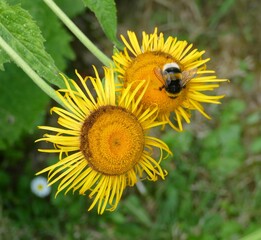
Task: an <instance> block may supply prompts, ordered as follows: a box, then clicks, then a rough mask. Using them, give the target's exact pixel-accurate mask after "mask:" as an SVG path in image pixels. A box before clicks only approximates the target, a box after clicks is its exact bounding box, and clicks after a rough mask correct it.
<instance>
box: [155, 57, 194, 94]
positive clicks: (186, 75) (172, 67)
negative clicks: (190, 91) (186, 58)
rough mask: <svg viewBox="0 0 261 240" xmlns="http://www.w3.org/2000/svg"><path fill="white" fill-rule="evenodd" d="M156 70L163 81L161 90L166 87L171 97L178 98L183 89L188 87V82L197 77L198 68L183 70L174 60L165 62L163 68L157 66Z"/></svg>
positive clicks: (156, 73)
mask: <svg viewBox="0 0 261 240" xmlns="http://www.w3.org/2000/svg"><path fill="white" fill-rule="evenodd" d="M154 72H155V75H156V76H157V78H158V79H159V80H160V81H161V82H162V83H163V85H162V86H161V87H160V88H159V90H160V91H161V90H162V89H163V88H165V90H166V92H167V93H168V95H169V97H170V98H176V97H178V95H179V93H180V92H181V90H182V89H183V88H185V87H186V84H187V83H188V82H189V81H190V80H191V79H192V78H193V77H195V75H196V73H197V69H196V68H193V69H190V70H187V71H181V69H180V67H179V65H178V64H177V63H175V62H173V63H167V64H165V65H164V66H163V68H162V69H160V68H155V69H154Z"/></svg>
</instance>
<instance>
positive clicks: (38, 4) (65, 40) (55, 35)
mask: <svg viewBox="0 0 261 240" xmlns="http://www.w3.org/2000/svg"><path fill="white" fill-rule="evenodd" d="M10 2H12V3H13V4H17V3H21V6H22V7H23V8H24V9H26V10H28V12H29V13H30V14H31V15H32V17H33V19H35V21H36V22H37V25H38V26H39V28H40V29H41V31H42V34H43V37H44V38H45V39H46V42H45V47H46V50H47V52H48V53H50V55H51V56H52V57H53V59H54V61H55V64H56V66H57V67H58V68H59V69H60V70H62V71H64V70H65V69H66V67H67V64H68V60H73V59H75V54H74V52H73V50H72V48H71V44H70V42H71V41H72V35H71V34H70V33H69V32H68V31H67V29H66V28H65V27H64V26H63V25H62V23H61V21H60V20H59V19H58V18H57V17H56V16H55V14H54V13H53V12H52V11H51V10H50V9H49V8H48V7H47V5H46V4H45V3H44V2H43V1H42V0H34V1H32V0H10ZM57 4H58V5H59V6H61V7H62V9H63V10H64V11H65V13H66V14H68V16H70V17H74V16H75V15H77V14H79V13H81V12H82V11H84V5H83V3H82V1H81V0H76V1H74V3H73V6H72V2H71V0H59V1H57ZM50 23H52V24H50Z"/></svg>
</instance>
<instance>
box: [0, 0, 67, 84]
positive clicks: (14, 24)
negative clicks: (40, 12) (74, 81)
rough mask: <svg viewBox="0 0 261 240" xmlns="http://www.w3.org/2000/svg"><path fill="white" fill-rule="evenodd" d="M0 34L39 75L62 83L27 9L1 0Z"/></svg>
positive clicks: (5, 59)
mask: <svg viewBox="0 0 261 240" xmlns="http://www.w3.org/2000/svg"><path fill="white" fill-rule="evenodd" d="M0 34H1V37H2V38H3V39H4V40H5V41H6V42H7V43H8V44H9V45H10V47H12V48H13V49H14V50H15V51H16V52H17V53H18V54H19V55H20V56H21V57H22V58H23V59H24V60H25V61H26V62H27V63H28V64H29V65H30V66H31V67H32V68H33V69H34V70H35V71H36V72H37V73H38V74H39V76H41V77H42V78H44V79H46V80H48V81H49V82H50V83H52V84H55V85H57V86H59V87H62V86H63V85H64V83H63V80H62V79H61V77H60V76H59V72H60V71H59V70H58V68H57V67H56V66H55V64H54V61H53V59H52V57H51V56H50V55H49V54H48V53H47V52H46V51H45V47H44V44H43V42H44V38H43V37H42V34H41V31H40V29H39V27H38V26H37V25H36V23H35V21H34V20H33V19H32V17H31V16H30V14H29V13H28V12H27V11H25V10H24V9H22V8H21V7H20V6H18V5H15V6H9V5H8V4H6V3H5V2H4V1H1V2H0ZM2 52H3V51H2ZM7 61H8V59H7V58H6V57H4V58H3V59H2V61H1V62H0V67H1V66H2V65H3V63H5V62H7ZM2 68H3V67H2Z"/></svg>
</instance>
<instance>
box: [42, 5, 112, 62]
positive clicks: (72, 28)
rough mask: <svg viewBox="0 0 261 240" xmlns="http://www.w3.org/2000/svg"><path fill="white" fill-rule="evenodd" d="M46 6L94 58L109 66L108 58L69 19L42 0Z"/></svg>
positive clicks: (58, 9) (56, 7)
mask: <svg viewBox="0 0 261 240" xmlns="http://www.w3.org/2000/svg"><path fill="white" fill-rule="evenodd" d="M44 2H45V3H46V5H48V7H49V8H50V9H51V10H52V11H53V12H54V13H55V14H56V16H58V17H59V18H60V20H61V21H62V22H63V23H64V24H65V25H66V26H67V27H68V28H69V29H70V31H71V32H72V33H73V34H74V35H75V36H76V37H77V38H78V39H79V40H80V41H81V42H82V44H83V45H84V46H85V47H87V48H88V49H89V50H90V51H91V52H92V54H93V55H94V56H96V57H97V58H98V59H99V60H100V61H101V62H102V63H103V64H104V65H105V66H110V65H111V63H112V60H111V59H110V58H108V57H107V56H106V55H105V54H104V53H103V52H102V51H101V50H100V49H98V48H97V47H96V45H94V44H93V43H92V42H91V41H90V40H89V38H87V37H86V36H85V35H84V34H83V32H82V31H81V30H80V29H79V28H78V27H77V26H76V25H75V24H74V23H73V22H72V21H71V19H70V18H68V17H67V15H66V14H65V13H64V12H63V11H62V10H61V9H60V8H59V7H58V6H57V5H56V4H55V3H54V2H53V0H44Z"/></svg>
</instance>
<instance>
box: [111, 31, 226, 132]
mask: <svg viewBox="0 0 261 240" xmlns="http://www.w3.org/2000/svg"><path fill="white" fill-rule="evenodd" d="M128 37H129V42H128V41H127V39H126V38H125V37H124V36H121V38H122V41H123V43H124V44H125V46H126V47H125V48H124V51H123V52H116V53H115V54H114V55H113V60H114V63H115V66H116V67H115V70H116V72H117V73H118V75H119V79H121V80H122V82H123V83H124V86H127V85H128V84H129V83H134V82H135V84H133V87H135V86H136V85H137V84H138V82H139V81H141V80H146V81H148V82H149V85H148V88H147V90H146V92H145V94H144V96H143V99H142V104H143V105H144V107H150V106H151V105H157V106H158V108H159V119H160V120H162V121H167V122H168V123H169V124H170V126H171V127H172V128H173V129H175V130H177V131H182V130H183V127H182V121H183V120H185V121H186V122H187V123H190V117H191V114H190V110H198V111H199V112H200V113H201V114H203V115H204V116H205V117H206V118H208V119H210V117H209V116H208V115H207V113H206V112H205V110H204V108H203V106H202V105H201V103H214V104H219V103H220V101H219V100H220V99H221V98H223V97H224V96H223V95H222V96H210V95H207V94H204V93H203V92H205V91H212V90H214V89H215V88H217V87H219V85H218V84H217V83H218V82H223V81H227V80H226V79H217V78H216V76H215V75H214V73H215V72H214V71H213V70H207V67H206V62H208V61H209V60H210V59H209V58H207V59H203V58H202V56H203V54H204V53H205V51H198V50H197V49H194V50H192V44H188V43H187V42H186V41H178V40H177V38H173V37H168V38H167V39H166V40H165V39H164V36H163V34H162V33H160V34H158V33H157V28H156V29H155V31H154V33H153V34H150V35H149V34H147V33H145V32H143V33H142V43H141V45H140V44H139V42H138V40H137V37H136V35H135V33H134V32H131V31H128ZM166 64H168V65H166ZM171 67H172V69H170V70H171V71H170V72H169V73H168V71H167V70H169V68H171ZM173 67H174V68H173ZM165 69H166V71H164V70H165ZM172 80H173V81H172ZM174 80H175V81H174ZM181 80H182V81H181ZM172 113H174V114H172ZM173 115H174V116H173Z"/></svg>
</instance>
